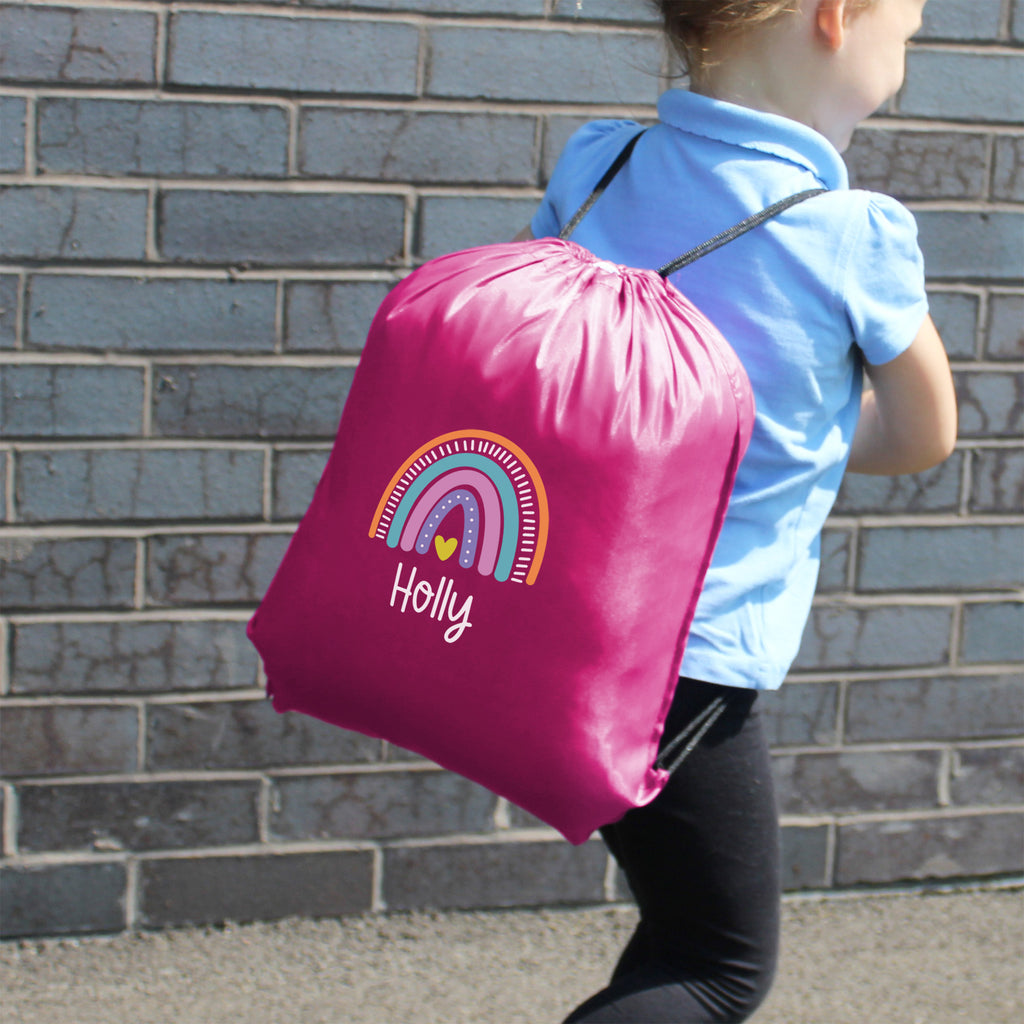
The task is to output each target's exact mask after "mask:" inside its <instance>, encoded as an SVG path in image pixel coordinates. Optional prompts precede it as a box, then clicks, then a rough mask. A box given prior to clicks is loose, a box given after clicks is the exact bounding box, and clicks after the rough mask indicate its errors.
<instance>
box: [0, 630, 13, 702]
mask: <svg viewBox="0 0 1024 1024" xmlns="http://www.w3.org/2000/svg"><path fill="white" fill-rule="evenodd" d="M10 637H11V631H10V623H9V622H8V621H7V619H5V618H4V617H3V616H0V697H5V696H7V694H9V693H10V691H11V683H10V678H9V677H10V670H9V666H8V663H9V661H10V657H11V639H10Z"/></svg>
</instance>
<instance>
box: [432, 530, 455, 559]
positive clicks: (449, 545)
mask: <svg viewBox="0 0 1024 1024" xmlns="http://www.w3.org/2000/svg"><path fill="white" fill-rule="evenodd" d="M458 546H459V542H458V541H457V540H456V539H455V538H454V537H450V538H449V539H448V540H445V539H444V538H443V537H438V536H435V537H434V550H435V551H436V552H437V557H438V558H440V559H441V561H442V562H447V561H448V559H449V558H451V557H452V555H454V554H455V549H456V548H457V547H458Z"/></svg>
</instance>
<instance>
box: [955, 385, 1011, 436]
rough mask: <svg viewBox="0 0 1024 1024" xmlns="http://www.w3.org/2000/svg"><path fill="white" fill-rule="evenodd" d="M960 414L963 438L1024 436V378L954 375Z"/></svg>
mask: <svg viewBox="0 0 1024 1024" xmlns="http://www.w3.org/2000/svg"><path fill="white" fill-rule="evenodd" d="M954 380H955V382H956V397H957V404H958V406H959V410H960V437H1009V438H1013V439H1014V440H1017V439H1019V438H1020V436H1021V433H1022V432H1024V375H1022V374H1020V373H1013V372H1011V371H1007V372H1006V373H995V372H979V373H967V372H961V373H956V374H954Z"/></svg>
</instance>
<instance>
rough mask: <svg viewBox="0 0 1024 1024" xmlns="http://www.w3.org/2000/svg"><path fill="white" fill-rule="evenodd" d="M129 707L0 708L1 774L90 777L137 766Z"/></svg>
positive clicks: (134, 715)
mask: <svg viewBox="0 0 1024 1024" xmlns="http://www.w3.org/2000/svg"><path fill="white" fill-rule="evenodd" d="M138 732H139V714H138V711H136V709H135V708H133V707H116V706H113V705H108V704H79V705H74V704H58V705H35V706H27V707H5V708H3V709H0V774H3V775H95V774H103V773H108V772H132V771H135V769H136V768H137V767H138Z"/></svg>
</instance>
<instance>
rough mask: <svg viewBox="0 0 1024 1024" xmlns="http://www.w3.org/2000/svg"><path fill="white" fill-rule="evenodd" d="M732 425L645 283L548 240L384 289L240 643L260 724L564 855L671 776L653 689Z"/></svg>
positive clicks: (506, 248) (683, 303)
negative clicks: (431, 786) (385, 754)
mask: <svg viewBox="0 0 1024 1024" xmlns="http://www.w3.org/2000/svg"><path fill="white" fill-rule="evenodd" d="M752 423H753V401H752V399H751V397H750V391H749V386H748V384H747V380H746V376H745V374H744V373H743V370H742V368H741V366H740V365H739V362H738V360H737V359H736V357H735V355H734V354H733V352H732V350H731V349H730V348H729V346H728V345H727V344H726V343H725V341H724V340H723V339H722V337H721V335H720V334H719V333H718V332H717V330H716V329H715V328H714V327H713V326H712V325H711V324H710V323H709V322H708V321H707V320H706V319H705V318H704V317H703V316H702V315H701V313H700V312H699V311H698V310H696V309H695V308H694V307H693V306H692V305H691V304H690V303H688V302H687V300H686V299H684V298H683V297H682V296H681V295H680V294H679V292H678V291H677V290H676V289H675V288H674V287H673V286H672V285H671V284H668V283H667V282H665V281H663V280H662V279H661V278H660V277H658V275H657V274H656V273H654V272H652V271H643V270H632V269H628V268H624V267H619V266H616V265H613V264H610V263H607V262H604V261H601V260H598V259H596V258H595V257H594V256H592V255H591V254H590V253H588V252H587V251H586V250H584V249H582V248H580V247H579V246H578V245H576V244H574V243H572V242H566V241H559V240H556V239H542V240H538V241H530V242H522V243H510V244H508V245H496V246H487V247H484V248H481V249H475V250H469V251H466V252H460V253H455V254H453V255H451V256H445V257H441V258H439V259H436V260H433V261H432V262H430V263H428V264H426V265H425V266H423V267H421V268H420V269H419V270H417V271H416V272H415V273H413V274H412V275H410V276H409V277H408V278H406V279H405V280H404V281H402V282H401V283H400V284H398V285H397V286H396V287H395V288H394V289H393V290H392V291H391V293H390V294H389V296H388V297H387V299H386V300H385V302H384V304H383V305H382V307H381V309H380V310H379V312H378V314H377V317H376V319H375V321H374V323H373V326H372V328H371V330H370V334H369V337H368V339H367V344H366V349H365V352H364V354H363V357H362V359H361V361H360V364H359V369H358V371H357V373H356V377H355V381H354V383H353V386H352V390H351V393H350V394H349V397H348V400H347V402H346V405H345V410H344V414H343V416H342V420H341V425H340V427H339V430H338V436H337V440H336V442H335V445H334V450H333V451H332V453H331V457H330V460H329V462H328V465H327V468H326V470H325V471H324V475H323V478H322V479H321V481H320V483H319V486H318V487H317V490H316V494H315V496H314V498H313V501H312V504H311V506H310V508H309V510H308V512H307V513H306V515H305V517H304V518H303V520H302V523H301V524H300V526H299V529H298V531H297V532H296V534H295V537H294V538H293V540H292V543H291V545H290V547H289V549H288V552H287V554H286V556H285V558H284V561H283V563H282V565H281V567H280V569H279V570H278V573H277V575H276V576H275V578H274V580H273V583H272V584H271V586H270V589H269V591H268V592H267V595H266V597H265V599H264V601H263V603H262V604H261V605H260V607H259V609H258V611H257V612H256V614H255V616H254V617H253V619H252V621H251V623H250V626H249V635H250V637H251V638H252V640H253V642H254V643H255V644H256V646H257V648H258V649H259V652H260V654H261V656H262V658H263V661H264V664H265V666H266V671H267V678H268V681H269V690H270V693H271V695H272V697H273V701H274V706H275V707H276V708H277V710H278V711H289V710H298V711H302V712H305V713H307V714H311V715H314V716H316V717H318V718H321V719H323V720H325V721H328V722H333V723H334V724H336V725H339V726H342V727H344V728H347V729H353V730H357V731H359V732H362V733H365V734H368V735H371V736H379V737H383V738H385V739H387V740H389V741H390V742H392V743H395V744H397V745H399V746H401V747H405V748H408V749H410V750H413V751H416V752H418V753H420V754H423V755H425V756H427V757H429V758H431V759H433V760H434V761H436V762H438V763H439V764H441V765H443V766H445V767H447V768H450V769H453V770H454V771H457V772H459V773H461V774H463V775H465V776H468V777H469V778H471V779H474V780H475V781H477V782H479V783H481V784H482V785H485V786H487V787H488V788H490V789H492V790H493V791H495V792H497V793H499V794H500V795H502V796H505V797H507V798H508V799H509V800H510V801H512V802H513V803H515V804H517V805H519V806H521V807H523V808H525V809H526V810H528V811H530V812H532V813H533V814H534V815H536V816H537V817H539V818H541V819H542V820H544V821H546V822H548V823H549V824H551V825H553V826H554V827H556V828H557V829H559V831H561V832H562V833H563V834H564V835H565V836H566V838H568V839H569V840H570V841H571V842H574V843H580V842H583V841H584V840H586V839H587V838H588V836H589V835H590V834H591V832H592V831H593V830H594V829H596V828H598V827H599V826H601V825H603V824H606V823H609V822H611V821H614V820H617V819H618V818H619V817H621V815H622V814H623V813H624V812H625V811H627V810H628V809H629V808H630V807H634V806H639V805H642V804H645V803H647V802H648V801H650V800H652V799H653V798H654V797H655V796H656V795H657V793H658V792H659V790H660V789H661V787H662V786H663V785H664V783H665V781H666V776H665V773H664V772H663V771H660V770H658V769H656V768H655V767H654V761H655V758H656V755H657V749H658V742H659V739H660V736H661V733H662V729H663V726H664V720H665V715H666V713H667V710H668V706H669V703H670V702H671V698H672V694H673V692H674V688H675V684H676V670H677V666H678V664H679V661H680V657H681V654H682V649H683V645H684V643H685V638H686V632H687V629H688V627H689V623H690V620H691V618H692V615H693V609H694V606H695V603H696V600H697V596H698V594H699V592H700V588H701V584H702V581H703V578H704V573H705V571H706V569H707V565H708V562H709V560H710V557H711V552H712V549H713V546H714V542H715V539H716V538H717V535H718V531H719V529H720V527H721V520H722V516H723V515H724V511H725V507H726V504H727V501H728V497H729V493H730V491H731V487H732V481H733V476H734V474H735V470H736V466H737V464H738V462H739V459H740V458H741V456H742V453H743V451H744V450H745V447H746V443H747V441H748V439H749V436H750V429H751V426H752Z"/></svg>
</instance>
